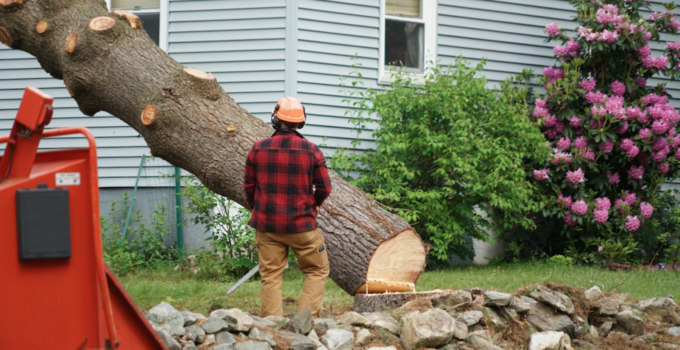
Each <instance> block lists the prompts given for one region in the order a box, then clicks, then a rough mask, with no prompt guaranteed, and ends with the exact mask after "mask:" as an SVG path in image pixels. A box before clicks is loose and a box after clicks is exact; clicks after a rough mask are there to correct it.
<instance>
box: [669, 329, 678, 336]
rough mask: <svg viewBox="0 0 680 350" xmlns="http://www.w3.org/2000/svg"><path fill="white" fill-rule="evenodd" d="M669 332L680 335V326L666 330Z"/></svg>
mask: <svg viewBox="0 0 680 350" xmlns="http://www.w3.org/2000/svg"><path fill="white" fill-rule="evenodd" d="M666 333H667V334H670V335H675V336H680V327H671V328H668V329H667V330H666Z"/></svg>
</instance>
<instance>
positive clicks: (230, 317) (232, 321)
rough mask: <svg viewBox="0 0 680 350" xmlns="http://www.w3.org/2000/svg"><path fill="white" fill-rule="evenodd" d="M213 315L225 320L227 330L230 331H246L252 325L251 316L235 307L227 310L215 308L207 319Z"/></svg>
mask: <svg viewBox="0 0 680 350" xmlns="http://www.w3.org/2000/svg"><path fill="white" fill-rule="evenodd" d="M213 317H214V318H219V319H222V320H224V321H225V322H227V324H228V325H229V326H228V330H230V331H232V332H247V331H249V330H250V328H251V327H252V326H253V319H252V317H250V315H248V314H247V313H245V312H243V311H241V310H239V309H236V308H234V309H229V310H224V309H219V310H215V311H213V312H212V313H211V314H210V317H208V320H210V318H213ZM204 325H205V324H204ZM203 329H205V327H203ZM207 331H208V330H207V329H206V332H207ZM208 333H212V332H208Z"/></svg>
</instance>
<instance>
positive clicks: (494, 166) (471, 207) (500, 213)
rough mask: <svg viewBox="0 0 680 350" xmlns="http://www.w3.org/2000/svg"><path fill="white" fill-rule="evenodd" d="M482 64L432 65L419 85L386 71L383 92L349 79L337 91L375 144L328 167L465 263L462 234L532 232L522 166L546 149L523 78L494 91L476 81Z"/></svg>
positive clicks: (342, 153) (532, 206)
mask: <svg viewBox="0 0 680 350" xmlns="http://www.w3.org/2000/svg"><path fill="white" fill-rule="evenodd" d="M483 66H484V62H482V63H480V64H479V65H477V66H476V67H470V66H469V65H468V64H467V63H465V62H464V61H462V60H461V59H458V60H457V61H456V66H455V67H451V66H449V67H448V68H440V67H433V68H429V69H428V70H427V71H426V72H425V76H424V79H423V81H422V83H420V82H419V83H416V82H414V81H413V80H412V79H411V78H410V77H409V76H408V75H406V74H405V73H403V72H400V71H393V75H392V76H393V78H394V83H392V84H391V86H390V87H389V88H387V89H385V90H373V89H367V90H366V91H365V92H364V91H362V90H360V89H359V86H360V85H361V84H363V82H362V81H361V75H360V74H358V73H356V72H355V73H352V74H353V77H354V79H355V80H354V81H353V82H352V87H347V86H346V85H345V84H344V82H343V83H342V84H341V86H343V88H344V91H345V92H346V93H347V96H348V99H347V100H346V102H347V103H348V104H350V106H349V107H350V108H349V110H348V112H347V113H346V114H350V113H351V115H350V116H351V117H352V119H351V121H352V123H354V124H355V126H356V129H357V130H359V131H361V130H364V129H365V128H366V127H367V126H369V124H370V123H377V124H378V127H377V128H376V129H375V131H373V139H374V140H375V143H376V146H375V148H370V149H368V150H366V151H357V150H356V149H354V150H349V149H340V150H339V151H338V152H336V153H335V155H334V156H333V158H332V159H331V160H330V161H329V164H330V165H331V167H332V168H333V169H334V170H335V171H337V172H338V173H340V175H342V176H343V177H345V178H346V179H347V180H348V181H350V182H351V183H353V184H354V185H356V186H358V187H359V188H361V189H363V190H364V191H365V192H367V193H368V194H370V195H371V196H372V197H373V198H375V199H376V200H377V201H379V202H380V203H382V204H383V205H384V206H385V208H387V210H390V211H392V212H394V213H396V214H398V215H400V216H402V217H403V218H404V219H405V220H407V221H408V222H409V223H411V225H413V227H414V228H415V229H416V231H417V232H418V233H419V234H420V235H421V236H422V237H423V238H424V239H425V240H427V241H428V242H429V243H430V244H432V249H431V250H430V252H431V254H432V255H433V256H435V257H436V258H439V259H446V258H447V257H448V256H449V255H450V254H451V253H455V254H457V255H459V256H462V257H470V256H471V254H472V252H470V251H469V250H468V249H467V248H466V247H465V240H464V238H463V237H462V236H463V235H465V234H469V235H471V236H473V237H475V238H479V239H487V232H488V231H487V230H489V229H500V230H502V229H505V228H507V227H510V226H513V225H522V226H524V227H529V228H530V227H533V222H532V221H531V220H530V218H528V217H527V216H526V213H527V212H530V211H533V210H537V209H538V206H537V203H536V202H535V201H534V200H533V198H532V194H533V191H534V187H533V186H534V185H533V184H532V183H531V181H528V180H527V178H526V172H527V170H528V169H525V166H524V161H525V160H526V159H527V158H538V159H545V158H546V154H547V152H548V149H547V148H546V146H545V141H544V140H543V136H542V135H541V133H540V131H539V130H538V129H537V128H536V127H535V126H534V125H533V123H532V122H531V121H530V120H529V118H527V108H528V107H527V104H526V103H525V101H524V99H523V96H526V94H527V91H526V87H525V86H524V87H523V86H520V83H526V78H527V77H528V75H530V72H525V73H524V75H523V76H521V77H520V78H518V79H519V80H518V81H514V82H513V81H506V82H504V83H503V84H502V85H501V88H500V89H499V90H496V91H494V90H491V89H488V88H487V81H486V79H485V78H484V77H477V76H478V75H480V73H481V71H482V68H483ZM355 67H356V65H355ZM515 84H517V85H515ZM348 91H349V92H348ZM352 98H358V99H357V100H353V99H352ZM351 99H352V100H351ZM352 101H354V102H352ZM376 117H378V118H376ZM355 141H356V142H355V145H357V144H358V143H359V142H358V140H355ZM484 211H485V212H486V213H488V215H490V217H491V218H492V219H493V222H494V224H492V222H491V221H490V220H488V218H487V217H486V215H487V214H486V213H485V212H484Z"/></svg>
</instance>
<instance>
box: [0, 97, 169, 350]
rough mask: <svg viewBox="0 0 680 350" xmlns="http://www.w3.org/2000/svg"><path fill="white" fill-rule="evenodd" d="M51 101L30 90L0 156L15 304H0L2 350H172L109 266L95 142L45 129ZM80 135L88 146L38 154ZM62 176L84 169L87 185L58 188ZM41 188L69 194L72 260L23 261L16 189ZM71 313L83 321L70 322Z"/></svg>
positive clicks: (3, 261)
mask: <svg viewBox="0 0 680 350" xmlns="http://www.w3.org/2000/svg"><path fill="white" fill-rule="evenodd" d="M52 101H53V98H52V97H50V96H49V95H47V94H45V93H43V92H42V91H40V90H39V89H35V88H27V89H26V91H25V93H24V98H23V99H22V103H21V106H20V107H19V111H18V113H17V117H16V120H15V123H14V126H13V128H12V131H11V134H10V135H9V136H2V137H0V144H2V143H6V144H8V146H7V147H6V148H5V154H4V156H3V157H2V158H0V280H1V281H2V283H1V284H0V300H2V302H3V303H7V302H8V301H12V302H11V303H10V304H8V305H3V306H2V309H3V313H5V316H4V317H3V318H1V319H0V349H29V348H30V349H41V348H50V349H69V350H73V349H104V348H106V349H167V348H166V346H165V345H164V344H163V342H162V341H161V339H160V338H159V337H158V335H157V334H156V332H155V331H154V330H153V328H152V327H151V326H150V325H149V323H148V322H147V321H146V318H145V317H144V315H143V314H142V313H141V311H140V310H139V309H138V308H137V307H136V306H135V304H134V302H133V301H132V299H131V298H130V296H129V295H128V294H127V292H126V291H125V289H124V288H123V287H122V285H121V284H120V282H119V281H118V280H117V279H116V277H115V275H114V274H113V273H112V272H111V270H110V269H109V268H108V267H107V266H106V265H105V263H104V257H103V253H102V242H101V230H100V218H99V186H98V175H97V147H96V143H95V138H94V136H93V135H92V133H91V132H90V131H89V130H87V129H86V128H82V127H70V128H62V129H52V130H47V131H43V130H44V127H45V125H47V124H48V123H49V122H50V120H51V116H52ZM75 134H80V135H83V136H84V137H85V138H86V139H87V141H88V144H89V147H88V148H85V149H83V148H79V149H67V150H55V151H44V152H38V151H37V150H38V145H39V143H40V141H41V139H45V138H52V137H57V136H65V135H75ZM60 171H61V172H68V171H81V173H79V174H81V175H82V179H83V184H82V185H80V186H59V185H57V184H56V182H55V174H56V173H58V172H60ZM79 176H80V175H79ZM38 183H40V184H43V186H44V184H46V185H47V187H48V188H55V187H63V188H68V189H69V194H70V197H69V203H70V207H71V213H70V219H71V222H72V227H71V246H72V257H71V258H66V259H42V260H36V261H20V260H19V258H18V252H17V224H16V218H15V217H16V191H17V190H18V189H31V188H36V185H37V184H38ZM78 210H86V211H88V212H84V213H77V212H74V211H78ZM83 214H84V215H83ZM74 221H75V222H74ZM93 272H94V273H93ZM2 294H6V295H2ZM12 299H14V300H12ZM15 301H16V302H15ZM31 310H39V311H42V312H43V313H44V314H43V315H35V314H32V313H31V312H30V311H31ZM67 310H71V311H72V316H71V317H73V318H76V317H77V318H78V319H77V320H72V319H69V316H70V315H68V314H63V313H64V312H65V311H67ZM53 313H61V314H60V315H54V314H53ZM82 318H86V319H82ZM3 320H4V321H3ZM28 322H30V324H31V326H30V327H28V326H27V323H28ZM60 327H63V328H61V329H60ZM52 329H54V331H52ZM46 346H47V347H46Z"/></svg>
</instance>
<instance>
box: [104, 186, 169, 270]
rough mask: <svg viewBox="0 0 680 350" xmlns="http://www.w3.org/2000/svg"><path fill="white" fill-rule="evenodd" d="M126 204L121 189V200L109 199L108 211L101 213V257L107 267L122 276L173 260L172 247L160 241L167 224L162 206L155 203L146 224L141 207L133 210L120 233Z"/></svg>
mask: <svg viewBox="0 0 680 350" xmlns="http://www.w3.org/2000/svg"><path fill="white" fill-rule="evenodd" d="M129 208H130V197H129V196H128V194H127V192H125V193H124V194H123V199H122V200H121V201H114V202H111V204H110V205H109V212H108V215H102V216H101V231H102V246H103V247H102V248H103V251H104V260H105V261H106V262H107V264H108V265H109V267H110V268H111V270H113V271H114V272H115V273H116V274H117V275H120V276H125V275H127V274H129V273H132V272H134V271H135V270H136V269H139V268H149V267H154V266H155V265H157V264H158V263H160V262H163V261H169V260H170V261H171V260H176V259H177V249H176V247H174V246H173V247H166V246H165V244H164V240H165V236H166V235H167V233H168V231H169V228H170V226H169V225H168V222H167V217H168V212H167V210H166V209H165V206H163V205H162V204H161V205H157V206H156V208H155V210H154V213H153V221H152V222H151V226H150V227H149V226H147V225H146V223H145V219H144V217H143V215H142V213H141V211H139V210H137V211H134V212H133V213H132V215H131V217H130V222H129V224H128V228H127V232H126V233H125V237H124V236H123V235H124V233H123V229H124V226H125V218H126V217H127V214H128V210H129Z"/></svg>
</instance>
